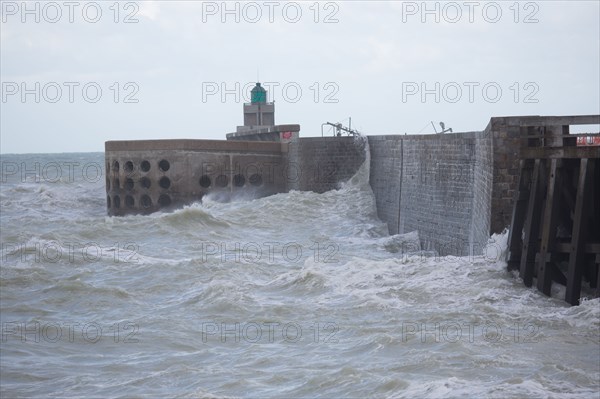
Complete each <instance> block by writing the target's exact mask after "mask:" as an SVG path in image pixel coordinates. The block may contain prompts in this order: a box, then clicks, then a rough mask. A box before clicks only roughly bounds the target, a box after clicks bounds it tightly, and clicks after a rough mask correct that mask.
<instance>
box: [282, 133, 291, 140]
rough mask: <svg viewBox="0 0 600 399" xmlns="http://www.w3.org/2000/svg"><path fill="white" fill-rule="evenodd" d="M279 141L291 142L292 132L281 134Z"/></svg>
mask: <svg viewBox="0 0 600 399" xmlns="http://www.w3.org/2000/svg"><path fill="white" fill-rule="evenodd" d="M281 139H282V140H291V139H292V132H281Z"/></svg>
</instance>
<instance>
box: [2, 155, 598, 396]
mask: <svg viewBox="0 0 600 399" xmlns="http://www.w3.org/2000/svg"><path fill="white" fill-rule="evenodd" d="M103 165H104V154H103V153H82V154H37V155H3V156H2V181H1V190H0V201H1V215H0V222H1V243H2V250H1V256H2V266H1V269H0V299H1V312H0V323H1V327H2V341H1V356H0V394H1V395H0V396H1V397H3V398H20V397H102V398H104V397H116V398H125V397H161V398H162V397H181V398H188V397H189V398H196V397H202V398H204V397H209V398H230V397H277V398H282V397H289V398H300V397H302V398H316V397H326V398H364V397H377V398H388V397H398V398H442V397H443V398H446V397H468V398H483V397H490V398H513V397H515V398H516V397H518V398H521V397H535V398H537V397H543V398H547V397H549V398H598V397H599V396H600V393H599V392H600V302H599V301H600V300H599V299H597V298H596V299H587V298H584V300H583V301H582V303H581V305H580V306H569V305H567V304H566V303H565V302H564V301H563V300H562V299H561V295H563V294H564V291H562V289H561V288H560V287H554V288H553V293H554V294H553V297H546V296H544V295H542V294H541V293H539V292H538V291H536V290H535V288H526V287H525V286H524V285H523V284H522V282H520V281H519V280H518V277H517V276H515V275H514V274H512V273H509V272H507V270H506V264H505V262H504V251H505V247H506V239H507V237H506V233H504V234H501V235H494V236H493V237H490V241H489V243H488V246H487V247H486V249H485V251H484V252H483V253H482V254H476V256H470V257H453V256H444V257H440V256H436V255H435V254H432V253H430V252H421V251H418V250H415V248H414V246H413V245H409V246H406V245H405V243H407V242H411V241H414V240H415V239H416V233H409V234H406V235H396V236H390V235H389V234H388V232H387V228H386V226H385V224H383V223H382V222H381V221H380V220H379V219H378V218H377V213H376V210H375V205H374V197H373V193H372V192H371V189H370V187H369V184H368V179H367V176H368V170H366V169H367V168H366V165H365V166H363V168H361V170H360V171H359V172H358V173H357V175H356V176H354V177H353V178H352V179H351V180H350V181H348V182H343V183H341V184H340V186H339V189H337V190H332V191H329V192H326V193H323V194H316V193H312V192H290V193H287V194H278V195H274V196H271V197H267V198H261V199H243V198H242V199H238V200H236V201H233V202H228V203H221V202H219V201H217V200H216V199H211V198H210V197H205V198H204V200H203V202H202V203H195V204H192V205H189V206H186V207H184V208H182V209H178V210H175V211H170V212H159V213H155V214H152V215H148V216H127V217H108V216H107V215H106V199H105V198H106V195H105V187H104V181H105V179H104V166H103ZM409 247H410V248H412V250H411V251H408V252H407V251H405V250H404V249H405V248H409Z"/></svg>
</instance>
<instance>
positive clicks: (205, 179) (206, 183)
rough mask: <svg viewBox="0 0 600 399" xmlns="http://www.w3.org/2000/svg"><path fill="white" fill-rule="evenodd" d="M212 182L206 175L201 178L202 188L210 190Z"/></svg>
mask: <svg viewBox="0 0 600 399" xmlns="http://www.w3.org/2000/svg"><path fill="white" fill-rule="evenodd" d="M210 184H211V181H210V177H208V176H206V175H204V176H202V177H201V178H200V187H204V188H208V187H210Z"/></svg>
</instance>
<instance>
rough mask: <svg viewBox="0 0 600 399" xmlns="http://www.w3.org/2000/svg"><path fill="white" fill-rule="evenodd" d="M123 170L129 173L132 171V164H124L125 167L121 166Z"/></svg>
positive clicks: (129, 162) (128, 162)
mask: <svg viewBox="0 0 600 399" xmlns="http://www.w3.org/2000/svg"><path fill="white" fill-rule="evenodd" d="M123 170H124V171H125V172H131V171H133V162H131V161H127V162H125V165H124V166H123Z"/></svg>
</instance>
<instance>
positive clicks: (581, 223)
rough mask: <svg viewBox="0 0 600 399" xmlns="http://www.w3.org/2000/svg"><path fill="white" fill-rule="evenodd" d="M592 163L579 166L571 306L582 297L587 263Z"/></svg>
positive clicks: (583, 161)
mask: <svg viewBox="0 0 600 399" xmlns="http://www.w3.org/2000/svg"><path fill="white" fill-rule="evenodd" d="M591 165H592V166H593V162H590V161H589V160H588V159H587V158H582V159H581V162H580V164H579V179H578V182H577V197H576V199H575V215H574V217H573V235H572V238H571V253H570V254H569V271H568V275H567V292H566V294H565V301H567V302H569V303H570V304H571V305H578V304H579V297H580V296H581V275H582V273H583V266H584V262H585V254H584V251H583V248H584V245H585V240H586V237H585V233H586V228H585V227H586V225H587V215H586V214H587V212H586V211H587V206H586V205H587V204H586V202H587V201H586V198H587V197H588V195H586V194H587V191H589V190H590V186H591V184H590V183H591V181H590V180H591V179H590V177H591V175H592V173H591V172H590V169H591V168H590V166H591Z"/></svg>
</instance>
